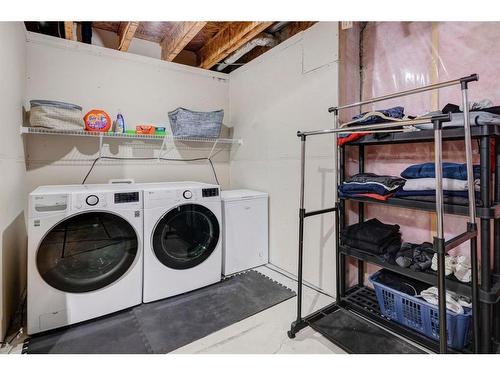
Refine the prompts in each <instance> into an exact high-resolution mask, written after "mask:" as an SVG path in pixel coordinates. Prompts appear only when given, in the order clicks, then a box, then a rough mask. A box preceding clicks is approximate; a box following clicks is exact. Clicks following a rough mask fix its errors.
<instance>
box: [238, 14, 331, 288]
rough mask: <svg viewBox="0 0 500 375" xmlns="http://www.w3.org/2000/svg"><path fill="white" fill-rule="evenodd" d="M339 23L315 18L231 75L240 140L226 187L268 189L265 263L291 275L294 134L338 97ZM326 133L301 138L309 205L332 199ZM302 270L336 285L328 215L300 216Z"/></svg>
mask: <svg viewBox="0 0 500 375" xmlns="http://www.w3.org/2000/svg"><path fill="white" fill-rule="evenodd" d="M337 93H338V25H337V23H336V22H320V23H317V24H315V25H314V26H313V27H311V28H310V29H307V30H306V31H304V32H302V33H300V34H297V35H295V36H294V37H292V38H290V39H288V40H287V41H285V42H284V43H282V44H280V45H278V46H277V47H275V48H273V49H272V50H270V51H269V52H267V53H265V54H263V55H261V56H259V57H258V58H257V59H255V60H253V61H251V62H250V63H248V64H246V65H244V66H243V67H241V68H239V69H237V70H235V71H234V72H232V73H231V74H230V106H231V120H232V125H233V127H234V134H235V137H242V138H243V139H244V144H243V145H242V146H241V147H239V148H238V149H236V150H234V152H233V155H232V159H231V187H232V188H243V187H245V188H251V189H256V190H262V191H266V192H268V193H269V194H270V206H269V214H270V217H269V218H270V221H269V223H270V224H269V226H270V228H269V229H270V230H269V233H270V262H271V263H273V264H274V265H276V266H278V267H281V268H283V269H285V270H286V271H289V272H292V273H294V274H296V272H297V247H298V237H297V236H298V235H297V233H298V232H297V230H298V208H299V174H300V141H299V138H298V137H297V136H296V132H297V130H313V129H325V128H329V127H331V126H332V117H331V115H329V114H328V112H327V109H328V107H330V106H332V105H335V104H336V103H337ZM331 140H332V138H331V136H318V137H310V138H309V139H308V140H307V152H306V155H307V168H306V185H305V193H306V198H305V204H306V208H307V210H314V209H319V208H325V207H331V206H332V205H333V184H332V182H333V181H332V178H333V165H332V155H333V150H332V142H331ZM305 228H306V229H305V242H304V246H305V248H304V259H305V261H304V276H305V279H306V280H307V281H309V282H311V283H313V284H314V285H316V286H318V287H320V288H322V289H324V290H326V291H328V292H330V293H334V291H335V285H334V284H335V282H334V280H335V267H334V265H335V256H334V254H335V253H334V236H333V215H332V214H329V215H322V216H316V217H310V218H308V219H306V227H305Z"/></svg>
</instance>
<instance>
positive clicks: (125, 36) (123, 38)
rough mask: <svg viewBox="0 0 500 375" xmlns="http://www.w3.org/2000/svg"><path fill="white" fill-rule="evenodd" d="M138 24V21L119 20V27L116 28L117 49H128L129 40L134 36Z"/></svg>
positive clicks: (124, 50)
mask: <svg viewBox="0 0 500 375" xmlns="http://www.w3.org/2000/svg"><path fill="white" fill-rule="evenodd" d="M138 26H139V22H134V21H129V22H120V27H119V28H118V38H119V42H118V50H119V51H123V52H126V51H128V47H130V42H132V38H133V37H134V34H135V31H136V30H137V27H138Z"/></svg>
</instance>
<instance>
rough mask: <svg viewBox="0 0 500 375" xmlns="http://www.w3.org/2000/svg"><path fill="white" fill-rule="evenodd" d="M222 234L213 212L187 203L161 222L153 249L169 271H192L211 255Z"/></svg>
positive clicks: (168, 214) (154, 239)
mask: <svg viewBox="0 0 500 375" xmlns="http://www.w3.org/2000/svg"><path fill="white" fill-rule="evenodd" d="M219 234H220V228H219V222H218V220H217V217H216V216H215V215H214V214H213V212H212V211H210V210H209V209H208V208H206V207H204V206H201V205H198V204H185V205H181V206H179V207H176V208H175V209H173V210H172V211H169V212H168V213H167V214H166V215H165V216H163V217H162V219H161V220H160V221H159V222H158V224H157V225H156V227H155V229H154V232H153V250H154V253H155V254H156V257H157V258H158V260H159V261H160V262H162V263H163V264H164V265H165V266H167V267H169V268H174V269H186V268H192V267H195V266H197V265H198V264H200V263H202V262H203V261H204V260H205V259H207V258H208V257H209V256H210V254H212V252H213V251H214V250H215V248H216V246H217V243H218V242H219Z"/></svg>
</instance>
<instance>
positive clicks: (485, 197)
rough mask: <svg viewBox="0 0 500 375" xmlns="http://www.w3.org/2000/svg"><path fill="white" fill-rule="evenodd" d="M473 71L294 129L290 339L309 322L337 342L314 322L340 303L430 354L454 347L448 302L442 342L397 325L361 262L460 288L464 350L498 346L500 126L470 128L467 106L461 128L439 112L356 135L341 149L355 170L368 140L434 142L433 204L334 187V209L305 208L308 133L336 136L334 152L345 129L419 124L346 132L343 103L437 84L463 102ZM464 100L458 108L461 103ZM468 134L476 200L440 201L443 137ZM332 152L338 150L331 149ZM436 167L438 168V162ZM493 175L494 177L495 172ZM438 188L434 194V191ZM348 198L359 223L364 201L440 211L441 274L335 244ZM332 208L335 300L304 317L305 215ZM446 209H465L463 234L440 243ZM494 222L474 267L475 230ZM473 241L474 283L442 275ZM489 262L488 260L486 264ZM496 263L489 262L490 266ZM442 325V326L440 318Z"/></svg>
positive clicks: (341, 160)
mask: <svg viewBox="0 0 500 375" xmlns="http://www.w3.org/2000/svg"><path fill="white" fill-rule="evenodd" d="M477 80H478V76H477V75H475V74H473V75H471V76H468V77H463V78H460V79H457V80H454V81H448V82H443V83H439V84H435V85H430V86H425V87H421V88H418V89H414V90H407V91H404V92H400V93H395V94H391V95H386V96H383V97H379V98H374V99H371V100H367V101H363V102H359V103H353V104H350V105H346V106H342V107H332V108H330V109H329V111H330V112H333V114H334V128H333V129H326V130H319V131H312V132H298V134H297V135H298V136H299V137H300V138H301V154H302V159H301V197H300V209H299V262H298V284H299V285H298V298H297V319H296V320H295V321H294V322H293V323H292V326H291V329H290V331H289V332H288V336H289V337H290V338H293V337H295V334H296V333H297V332H298V331H300V330H301V329H303V328H304V327H306V326H310V327H312V328H313V329H316V330H318V331H319V332H320V333H323V334H324V335H325V336H326V337H327V338H328V339H330V340H331V341H332V342H334V343H336V344H337V345H340V346H342V343H339V342H336V339H335V337H331V336H329V335H328V334H327V333H326V332H321V329H320V328H319V326H318V325H317V324H315V322H317V321H318V319H320V318H321V317H324V316H325V315H328V314H332V313H335V311H337V310H338V309H341V308H342V309H346V310H348V311H351V312H353V313H355V314H357V315H360V316H362V317H364V318H365V319H367V320H368V321H371V322H373V323H375V324H378V325H381V326H383V327H385V328H387V329H389V330H391V331H393V332H395V333H397V334H399V335H401V336H403V337H406V338H408V339H410V340H412V341H414V342H416V343H418V344H420V345H422V346H424V347H426V348H428V349H429V350H432V351H435V352H441V353H444V352H454V351H453V350H451V349H450V348H448V347H447V343H446V340H445V338H446V324H445V322H444V321H443V320H444V319H441V317H443V316H445V315H446V314H445V311H446V304H445V301H444V298H440V304H439V311H440V331H441V332H440V338H441V339H440V341H439V343H438V342H436V341H434V340H432V339H429V338H428V337H425V336H423V335H421V334H419V333H418V332H416V331H413V330H411V329H408V328H406V327H404V326H402V325H399V324H398V323H395V322H393V321H390V320H388V319H387V318H385V317H384V316H382V315H381V313H380V310H379V308H378V304H377V302H376V298H375V294H374V292H373V290H371V289H369V288H368V287H367V286H365V278H364V267H365V264H366V263H370V264H374V265H377V266H380V267H383V268H386V269H389V270H391V271H393V272H396V273H399V274H402V275H405V276H407V277H411V278H413V279H416V280H420V281H423V282H426V283H429V284H432V285H437V286H438V289H439V295H440V297H441V296H444V295H445V293H442V292H444V290H450V291H454V292H456V293H458V294H461V295H465V296H469V297H471V298H472V301H473V341H472V345H471V347H470V348H468V349H466V350H464V351H463V352H465V353H469V352H475V353H492V352H494V351H495V350H496V349H495V348H494V347H495V344H496V343H498V342H499V341H500V304H499V301H500V127H499V126H475V127H472V128H471V127H470V124H469V123H468V122H469V120H468V119H469V113H468V111H467V110H466V111H465V113H464V122H465V124H464V127H463V128H444V129H442V123H443V122H446V121H447V119H446V117H444V116H441V117H440V116H437V117H432V118H427V119H424V120H426V121H424V122H426V123H429V122H431V123H433V124H434V129H432V130H421V131H411V132H390V133H389V132H388V133H385V135H386V136H384V137H383V138H380V137H375V136H373V135H366V136H364V137H363V138H361V139H360V140H358V141H355V142H352V143H349V144H347V145H346V146H344V147H357V148H358V159H359V164H358V165H359V173H363V172H364V170H365V165H364V164H365V146H368V145H370V146H376V145H388V144H401V143H415V142H434V145H435V153H436V155H435V156H436V157H435V163H436V180H439V182H438V185H439V186H437V188H436V191H437V192H438V193H437V196H436V202H422V201H415V200H409V199H402V198H389V199H388V200H387V201H377V200H373V199H369V198H354V199H353V198H348V199H347V198H346V199H344V198H338V195H337V192H335V195H334V196H335V206H334V207H332V208H327V209H322V210H317V211H309V212H307V211H306V210H305V208H304V169H305V143H306V139H307V137H308V136H312V135H322V134H333V136H334V137H333V138H334V142H333V147H335V150H337V134H338V133H344V132H345V133H349V132H354V131H367V132H369V131H370V130H373V129H376V130H379V131H383V130H384V129H390V128H394V127H396V126H401V125H413V124H421V123H423V122H422V120H420V122H415V121H419V120H410V121H406V122H405V121H404V122H402V123H397V125H395V123H384V124H377V125H375V126H373V125H372V126H368V127H367V126H358V127H354V129H353V128H350V131H342V129H341V128H337V118H338V111H339V110H340V109H343V108H352V107H355V106H359V107H361V106H362V105H364V104H370V103H375V102H379V101H383V100H387V99H392V98H396V97H401V96H406V95H412V94H417V93H420V92H424V91H430V90H437V89H440V88H442V87H448V86H453V85H460V86H461V90H462V101H463V103H466V102H467V101H468V100H467V89H468V84H469V83H470V82H473V81H477ZM466 107H467V106H463V108H466ZM460 139H462V140H463V139H465V143H466V156H467V165H468V167H469V168H468V171H470V174H469V175H468V179H469V180H470V181H471V180H472V179H473V176H472V168H471V166H472V147H471V140H472V139H477V140H478V141H479V149H480V171H481V172H480V193H479V195H480V204H477V205H476V201H475V199H472V202H473V203H471V199H469V205H468V206H461V205H450V204H444V203H443V200H442V185H441V181H440V180H441V178H442V177H440V176H438V174H440V173H439V172H438V170H439V171H440V170H441V167H440V165H441V160H438V159H442V153H441V152H442V150H441V142H443V141H452V140H460ZM492 139H494V140H495V143H494V146H492V143H491V140H492ZM344 147H342V148H338V155H336V156H335V158H334V159H335V160H334V162H335V165H337V166H338V174H335V181H334V186H336V187H337V186H338V182H339V181H340V182H341V181H343V180H344V175H345V166H346V165H345V150H344ZM491 147H494V155H495V162H496V163H495V170H494V173H492V171H491V159H490V153H491V151H492V148H491ZM335 154H337V153H335ZM438 166H439V167H438ZM493 176H494V178H492V177H493ZM440 190H441V192H440V193H439V191H440ZM470 197H474V191H473V189H469V198H470ZM347 200H351V201H354V202H357V205H358V217H359V221H360V222H362V221H364V213H365V212H364V211H365V210H364V209H365V205H366V204H382V205H386V206H395V207H402V208H408V209H415V210H421V211H431V212H436V213H437V215H438V234H437V236H436V237H435V240H434V250H435V251H436V253H437V254H438V258H439V259H440V260H439V267H438V268H439V269H438V272H437V273H435V272H414V271H411V270H409V269H405V268H401V267H399V266H397V265H393V264H390V263H387V262H386V261H385V260H384V259H383V258H380V257H377V256H374V255H371V254H367V253H366V252H363V251H361V250H358V249H354V248H350V247H347V246H342V245H341V244H339V233H340V230H341V229H342V227H343V226H344V225H345V221H346V209H345V203H346V201H347ZM331 212H333V213H334V215H335V219H336V220H335V222H336V234H335V236H336V241H335V242H336V247H337V253H336V268H337V273H336V274H337V277H336V278H337V280H336V289H337V296H336V297H337V298H336V302H335V303H333V304H331V305H329V306H327V307H325V308H323V309H320V310H318V311H316V312H314V313H312V314H310V315H309V316H306V317H302V315H301V309H302V266H303V260H304V254H303V230H304V220H305V219H306V218H307V217H309V216H315V215H320V214H325V213H331ZM444 214H453V215H463V216H468V217H469V220H468V225H467V230H466V231H464V232H463V233H460V234H459V235H458V236H456V237H454V238H452V239H450V240H448V241H445V240H444V234H443V230H442V222H443V215H444ZM476 219H477V221H479V224H480V225H479V228H478V227H477V226H476ZM492 222H493V246H494V251H493V257H492V258H493V259H491V257H490V254H491V241H480V249H479V252H480V255H481V267H480V269H479V266H478V259H477V234H478V233H480V235H481V238H482V239H484V238H488V239H490V238H492V236H491V235H492V231H491V227H492V226H491V223H492ZM467 241H469V242H470V246H471V253H470V256H471V263H472V264H471V266H472V282H471V283H462V282H460V281H458V280H456V279H454V277H453V276H452V277H448V278H445V276H444V255H445V254H446V252H447V251H449V250H451V249H452V248H454V247H456V246H458V245H459V244H462V243H464V242H467ZM347 258H352V259H356V260H357V273H358V280H357V285H355V286H353V287H348V286H347V285H346V260H347ZM491 260H492V261H493V264H492V262H491ZM492 266H493V267H492ZM478 273H480V275H481V284H479V282H478ZM443 323H444V324H443Z"/></svg>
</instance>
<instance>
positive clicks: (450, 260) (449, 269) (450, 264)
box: [431, 254, 456, 276]
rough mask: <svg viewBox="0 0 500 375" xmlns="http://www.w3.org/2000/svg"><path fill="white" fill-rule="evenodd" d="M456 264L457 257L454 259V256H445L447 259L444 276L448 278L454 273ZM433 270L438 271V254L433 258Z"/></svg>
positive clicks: (445, 259)
mask: <svg viewBox="0 0 500 375" xmlns="http://www.w3.org/2000/svg"><path fill="white" fill-rule="evenodd" d="M455 262H456V257H454V256H453V255H446V256H445V258H444V274H445V275H446V276H449V275H451V274H452V273H453V270H454V268H455ZM431 269H432V270H433V271H437V270H438V256H437V254H434V256H433V257H432V265H431Z"/></svg>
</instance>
